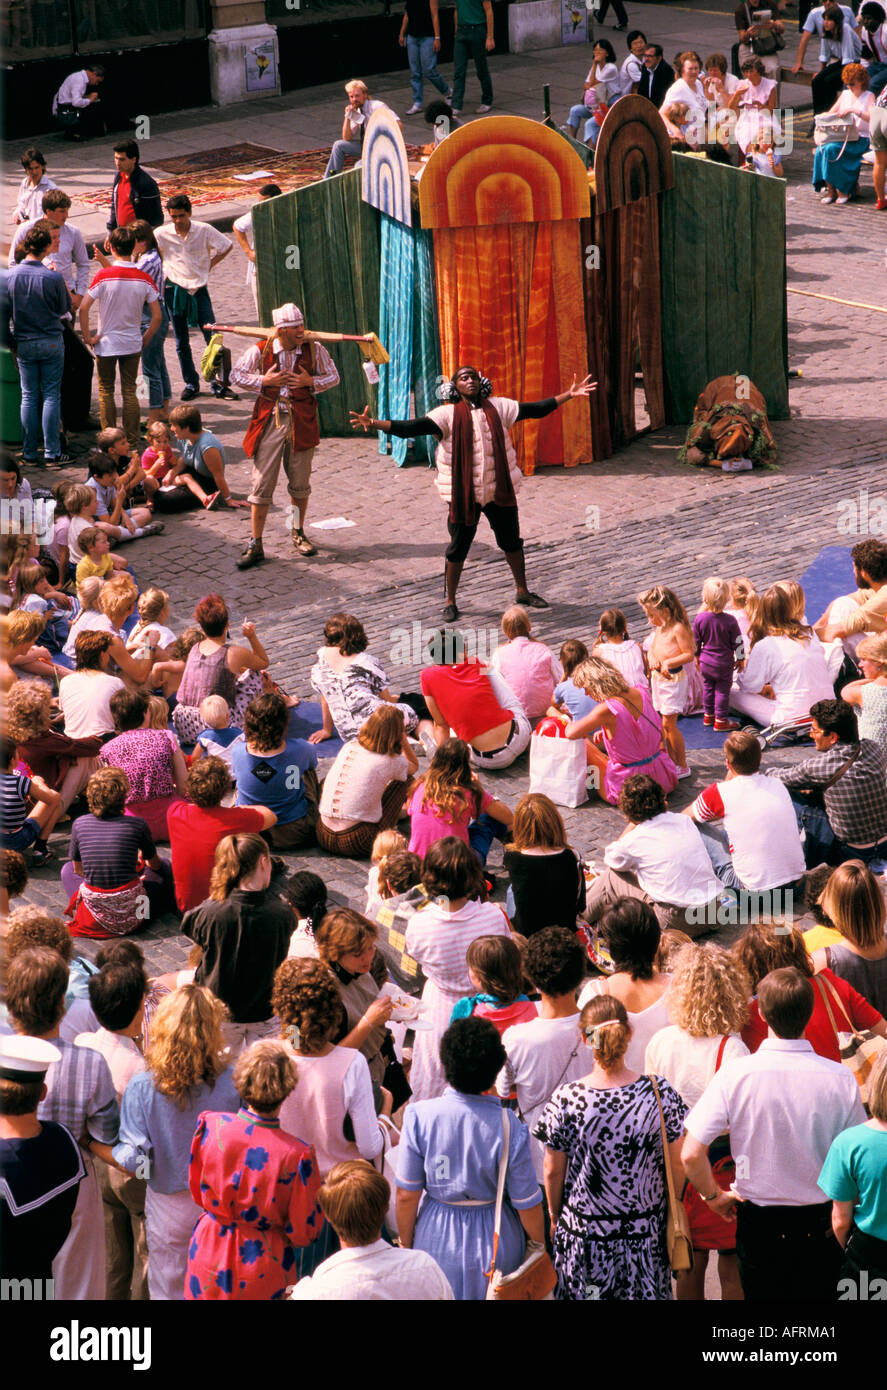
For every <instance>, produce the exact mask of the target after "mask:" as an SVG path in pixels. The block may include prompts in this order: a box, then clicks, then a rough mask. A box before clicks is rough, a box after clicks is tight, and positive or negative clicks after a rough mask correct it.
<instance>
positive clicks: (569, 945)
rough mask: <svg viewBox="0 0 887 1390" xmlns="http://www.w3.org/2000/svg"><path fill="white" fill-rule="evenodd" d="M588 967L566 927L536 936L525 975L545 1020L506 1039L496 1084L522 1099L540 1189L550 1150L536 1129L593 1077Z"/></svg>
mask: <svg viewBox="0 0 887 1390" xmlns="http://www.w3.org/2000/svg"><path fill="white" fill-rule="evenodd" d="M587 964H588V958H587V956H586V954H585V950H584V948H583V946H582V945H581V943H580V941H579V938H578V937H577V936H576V934H575V932H571V931H567V930H566V929H565V928H564V927H545V928H544V929H543V930H542V931H538V932H534V933H533V935H532V936H531V937H530V940H529V942H528V943H527V949H526V953H525V955H524V973H525V974H526V975H527V977H528V978H529V979H531V980H532V981H533V984H534V985H535V986H536V988H537V990H538V991H539V993H540V994H541V996H542V1003H541V1005H540V1006H539V1017H538V1018H535V1019H531V1020H530V1022H529V1023H516V1024H514V1026H513V1027H511V1028H507V1029H506V1030H505V1032H504V1033H503V1035H502V1046H503V1047H504V1048H505V1053H506V1058H507V1060H506V1062H505V1066H504V1067H503V1068H502V1070H501V1071H500V1073H499V1075H498V1077H497V1078H496V1090H497V1092H498V1094H499V1095H500V1096H501V1097H502V1099H503V1100H507V1099H508V1097H509V1096H513V1095H514V1094H515V1092H516V1093H517V1108H518V1113H519V1115H520V1116H521V1118H522V1120H523V1122H524V1124H525V1125H526V1126H527V1128H528V1129H529V1131H530V1154H531V1157H532V1160H533V1169H534V1171H535V1173H536V1177H537V1178H538V1180H539V1186H540V1187H541V1186H542V1163H543V1160H544V1157H545V1145H544V1144H543V1143H541V1142H540V1140H538V1139H536V1138H534V1137H533V1128H534V1126H535V1124H536V1121H537V1119H538V1118H539V1115H540V1114H541V1113H542V1111H543V1110H544V1108H545V1106H546V1105H547V1104H548V1102H549V1101H550V1100H551V1097H552V1096H553V1095H554V1093H555V1091H556V1090H557V1089H558V1087H559V1086H566V1085H567V1084H568V1082H570V1081H578V1080H579V1078H580V1077H581V1076H587V1075H588V1053H587V1052H586V1050H585V1044H584V1042H583V1039H582V1035H581V1034H580V1032H579V1009H578V1007H577V1004H576V991H577V990H578V988H579V986H580V985H581V984H582V981H583V980H584V979H585V970H586V966H587ZM546 1210H547V1206H546Z"/></svg>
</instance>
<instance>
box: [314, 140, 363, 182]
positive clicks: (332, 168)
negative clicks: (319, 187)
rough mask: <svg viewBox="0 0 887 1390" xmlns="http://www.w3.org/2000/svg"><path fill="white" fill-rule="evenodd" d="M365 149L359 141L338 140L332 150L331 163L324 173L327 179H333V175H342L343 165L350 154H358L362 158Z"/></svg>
mask: <svg viewBox="0 0 887 1390" xmlns="http://www.w3.org/2000/svg"><path fill="white" fill-rule="evenodd" d="M362 149H363V146H362V145H361V143H360V141H359V140H337V141H336V143H335V144H334V145H333V148H332V149H331V150H330V158H329V163H328V164H327V166H326V168H325V169H324V171H323V176H324V178H325V179H328V178H331V177H332V175H333V174H341V172H342V165H343V164H344V163H345V159H346V157H347V156H348V155H349V154H356V155H357V157H358V159H359V158H360V152H361V150H362Z"/></svg>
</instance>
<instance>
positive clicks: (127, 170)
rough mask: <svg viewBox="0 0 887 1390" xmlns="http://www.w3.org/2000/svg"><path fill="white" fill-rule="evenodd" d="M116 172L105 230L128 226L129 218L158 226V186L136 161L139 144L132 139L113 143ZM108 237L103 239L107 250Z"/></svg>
mask: <svg viewBox="0 0 887 1390" xmlns="http://www.w3.org/2000/svg"><path fill="white" fill-rule="evenodd" d="M114 164H115V166H116V169H117V173H116V174H115V175H114V183H113V185H112V187H111V216H110V218H109V220H108V231H109V232H113V230H114V228H115V227H129V226H131V225H132V223H133V222H147V223H148V225H149V226H150V227H159V226H160V224H161V222H162V221H163V207H162V206H161V202H160V189H159V188H158V187H157V184H156V183H155V182H154V180H153V179H152V178H151V176H150V174H146V173H145V171H144V169H143V168H142V166H141V164H140V163H139V147H138V145H137V143H136V141H135V140H120V141H118V143H117V144H116V145H115V146H114ZM109 241H110V238H109V239H108V240H107V241H106V242H105V250H106V251H107V250H109V249H110V247H109Z"/></svg>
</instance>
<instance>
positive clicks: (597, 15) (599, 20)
mask: <svg viewBox="0 0 887 1390" xmlns="http://www.w3.org/2000/svg"><path fill="white" fill-rule="evenodd" d="M611 3H612V5H613V13H614V15H615V16H616V18H617V20H618V21H619V23H618V24H614V25H613V28H614V29H627V28H628V15H627V14H626V12H625V6H624V5H623V3H622V0H599V3H598V4H597V5H596V6H595V8H594V20H595V23H596V24H603V22H604V15H605V14H606V13H607V10H608V9H609V8H610V4H611Z"/></svg>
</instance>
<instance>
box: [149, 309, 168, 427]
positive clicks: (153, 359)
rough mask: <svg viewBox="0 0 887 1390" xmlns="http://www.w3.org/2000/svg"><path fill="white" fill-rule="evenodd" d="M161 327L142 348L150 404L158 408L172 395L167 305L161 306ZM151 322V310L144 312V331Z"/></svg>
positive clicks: (153, 408)
mask: <svg viewBox="0 0 887 1390" xmlns="http://www.w3.org/2000/svg"><path fill="white" fill-rule="evenodd" d="M160 315H161V320H160V327H159V328H158V330H157V332H156V333H155V334H154V337H153V338H152V339H151V340H150V342H149V343H148V346H147V347H144V348H142V372H143V374H144V377H145V380H146V381H147V383H148V406H149V408H150V409H151V410H156V409H158V408H159V407H160V406H162V405H163V403H164V401H168V400H169V398H170V396H171V395H172V387H171V386H170V382H169V372H168V371H167V370H166V335H167V333H168V332H169V314H168V313H167V311H166V305H165V304H161V306H160ZM150 322H151V315H150V313H149V312H143V313H142V332H143V333H144V332H145V330H146V328H147V327H148V324H149V323H150Z"/></svg>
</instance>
